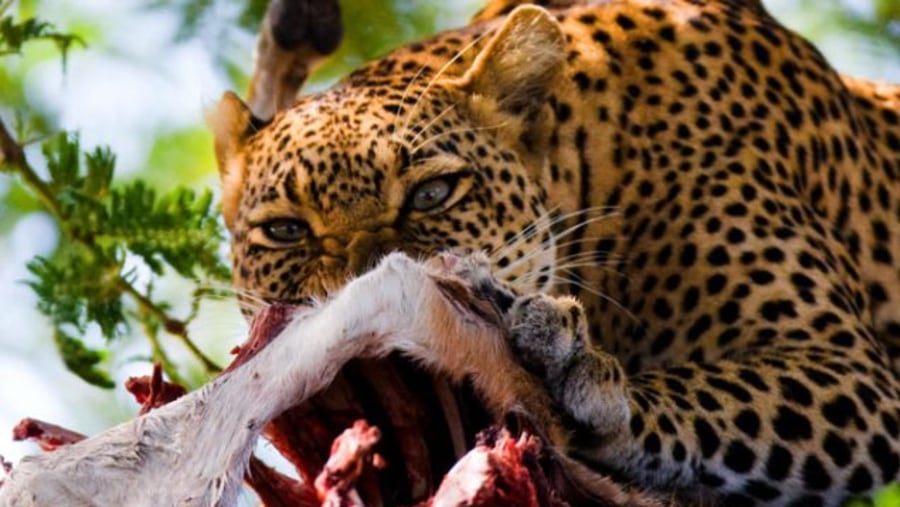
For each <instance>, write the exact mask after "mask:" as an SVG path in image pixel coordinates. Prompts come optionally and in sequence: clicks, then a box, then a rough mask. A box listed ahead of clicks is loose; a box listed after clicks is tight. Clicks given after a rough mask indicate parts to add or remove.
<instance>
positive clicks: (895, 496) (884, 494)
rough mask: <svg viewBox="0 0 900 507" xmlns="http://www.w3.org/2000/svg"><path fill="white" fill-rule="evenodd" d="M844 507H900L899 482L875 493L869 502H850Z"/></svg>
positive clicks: (859, 500) (858, 500) (860, 500)
mask: <svg viewBox="0 0 900 507" xmlns="http://www.w3.org/2000/svg"><path fill="white" fill-rule="evenodd" d="M846 507H900V482H895V483H894V484H892V485H890V486H888V487H886V488H884V489H882V490H881V491H879V492H877V493H875V495H873V496H872V499H871V500H863V499H857V500H852V501H850V502H848V503H847V506H846Z"/></svg>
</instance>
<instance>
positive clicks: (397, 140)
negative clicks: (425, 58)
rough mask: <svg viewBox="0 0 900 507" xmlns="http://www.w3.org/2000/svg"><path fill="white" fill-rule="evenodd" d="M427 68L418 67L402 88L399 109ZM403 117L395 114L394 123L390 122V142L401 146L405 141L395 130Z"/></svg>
mask: <svg viewBox="0 0 900 507" xmlns="http://www.w3.org/2000/svg"><path fill="white" fill-rule="evenodd" d="M427 68H428V64H425V63H423V64H422V65H421V66H419V70H418V71H417V72H416V73H415V74H414V75H413V77H412V79H410V80H409V82H408V83H406V87H404V88H403V94H402V95H400V107H401V108H405V107H406V97H407V96H408V95H409V91H410V90H411V89H412V86H413V84H415V82H416V81H418V79H419V77H421V76H422V73H423V72H425V69H427ZM404 114H405V113H404ZM403 117H404V116H403V115H402V114H395V115H394V121H392V122H391V140H392V141H394V142H395V143H397V144H401V145H402V144H403V143H404V142H405V141H403V139H402V138H400V136H399V131H398V130H397V125H398V124H399V123H400V119H401V118H403Z"/></svg>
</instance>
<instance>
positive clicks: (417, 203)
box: [409, 177, 457, 211]
mask: <svg viewBox="0 0 900 507" xmlns="http://www.w3.org/2000/svg"><path fill="white" fill-rule="evenodd" d="M456 180H457V178H455V177H454V178H435V179H432V180H428V181H426V182H424V183H421V184H419V186H417V187H416V188H415V189H413V192H412V194H410V198H409V207H410V208H411V209H414V210H416V211H430V210H433V209H434V208H437V207H438V206H440V205H441V204H443V203H444V201H446V200H447V199H448V198H449V197H450V194H452V193H453V189H454V188H455V187H456Z"/></svg>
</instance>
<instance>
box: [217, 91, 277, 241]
mask: <svg viewBox="0 0 900 507" xmlns="http://www.w3.org/2000/svg"><path fill="white" fill-rule="evenodd" d="M206 123H207V125H209V128H210V129H211V130H212V133H213V138H214V143H215V150H216V161H217V162H218V165H219V177H220V178H221V181H222V214H223V215H224V217H225V225H227V226H228V228H229V229H231V228H232V227H233V225H234V220H235V217H236V215H237V209H238V204H239V203H240V200H241V189H242V188H243V186H244V180H245V179H246V168H245V165H244V162H243V160H242V157H241V152H242V148H243V146H244V143H245V142H246V140H247V137H248V136H249V135H250V134H251V133H252V132H253V131H255V130H258V129H259V128H261V127H263V126H264V123H263V122H261V121H260V120H259V119H258V118H256V117H254V116H253V114H252V113H251V112H250V109H249V108H248V107H247V105H246V104H244V102H243V101H242V100H241V99H240V98H239V97H238V96H237V95H235V94H234V93H232V92H225V94H224V95H222V98H221V99H220V100H219V103H218V104H217V105H216V106H215V107H213V108H212V109H210V110H209V111H207V114H206Z"/></svg>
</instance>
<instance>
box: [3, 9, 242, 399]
mask: <svg viewBox="0 0 900 507" xmlns="http://www.w3.org/2000/svg"><path fill="white" fill-rule="evenodd" d="M8 6H9V3H4V4H0V15H2V19H0V29H2V31H0V48H11V49H10V51H8V52H6V54H13V53H18V52H20V51H21V50H22V48H23V46H24V45H25V44H26V43H28V42H30V41H33V40H39V39H46V38H51V39H52V40H53V41H54V42H56V43H57V46H58V48H59V50H60V51H61V52H63V53H64V52H65V51H66V50H67V49H68V47H69V45H70V44H71V43H72V42H73V41H77V40H79V39H78V38H77V37H76V36H73V35H70V34H63V33H59V32H56V31H55V30H54V29H53V27H52V25H50V24H49V23H46V22H43V21H39V20H36V19H29V20H25V21H22V22H17V21H15V20H13V18H12V16H8V15H5V12H6V9H7V8H8ZM0 54H2V52H0ZM16 123H17V125H19V126H20V128H17V129H16V130H17V131H18V133H19V136H18V137H19V139H16V138H14V137H13V135H12V134H11V133H10V132H9V130H7V129H6V127H5V125H4V124H3V123H2V121H0V170H2V171H4V172H8V173H12V174H15V175H17V176H18V177H19V180H20V182H21V183H22V184H23V185H24V186H25V187H27V189H28V190H30V191H31V192H32V193H33V194H34V195H36V196H37V198H38V200H39V201H40V203H41V205H42V207H43V209H44V210H45V211H46V212H48V213H49V214H50V216H51V217H52V218H53V220H54V221H55V223H56V225H57V227H58V229H59V232H60V236H61V238H62V241H60V243H59V244H58V246H57V248H56V249H55V250H54V251H53V252H52V254H50V255H48V256H38V257H36V258H35V259H33V260H32V261H31V262H30V263H29V264H28V269H29V271H30V272H31V274H32V276H33V278H32V279H31V280H29V281H28V285H29V286H30V287H31V288H32V289H33V290H34V291H35V293H36V294H37V295H38V298H39V302H38V308H39V310H40V311H41V312H42V313H44V314H45V315H46V316H48V317H49V319H50V321H51V322H52V324H53V327H54V336H55V342H56V345H57V348H58V350H59V352H60V354H61V356H62V359H63V362H64V363H65V364H66V366H67V367H68V368H69V369H70V370H72V371H73V372H74V373H76V374H77V375H79V376H80V377H81V378H83V379H84V380H86V381H87V382H90V383H92V384H95V385H98V386H102V387H112V380H111V378H110V375H109V373H108V372H106V371H104V370H103V369H102V362H103V360H104V359H105V354H106V353H105V352H104V351H100V350H93V349H90V348H88V347H87V346H86V345H85V344H84V343H83V342H82V341H81V339H79V338H78V337H77V336H80V335H83V334H84V333H85V332H86V331H87V330H88V328H89V326H90V325H92V324H93V325H96V326H97V327H98V328H99V330H100V332H101V333H102V334H103V336H104V337H105V338H106V339H107V340H114V339H116V338H119V337H121V335H122V334H123V333H124V332H126V331H127V330H129V329H130V328H131V326H132V325H133V324H134V323H139V324H141V326H142V327H143V329H144V331H145V333H146V334H147V338H148V339H149V340H150V342H151V348H152V349H153V359H154V360H155V361H158V362H161V363H162V364H163V367H164V368H165V369H166V372H167V373H168V374H169V376H170V377H172V378H173V379H175V380H176V381H181V378H180V375H179V373H178V370H177V367H176V365H174V364H172V363H171V362H170V361H169V360H168V357H167V354H166V352H165V351H164V350H163V348H162V346H161V344H160V342H159V340H158V337H157V333H158V331H159V330H160V329H164V330H165V331H166V332H168V333H170V334H172V335H174V336H176V337H177V338H179V339H180V340H181V341H182V343H183V344H184V345H185V346H186V347H187V348H188V349H189V350H190V351H191V352H192V353H193V354H194V355H195V356H196V357H197V359H198V360H199V361H200V362H201V363H202V364H203V366H204V367H205V368H206V369H207V371H209V372H213V371H216V370H217V369H218V367H217V366H216V365H215V364H214V363H213V362H212V361H210V360H209V359H208V358H206V356H204V355H203V353H202V352H201V351H200V350H199V349H197V347H196V346H195V345H194V344H193V343H192V342H191V340H190V339H189V337H188V335H187V323H188V321H189V320H190V317H192V316H193V313H194V312H192V315H191V316H189V318H188V319H186V320H183V321H182V320H178V319H175V318H173V317H170V316H169V315H168V313H167V311H168V310H169V305H168V304H167V303H165V302H158V301H155V300H154V299H153V296H152V286H153V285H152V281H151V283H149V284H147V285H146V288H143V289H142V288H140V284H139V283H138V282H139V281H138V279H137V276H136V271H135V269H134V267H133V266H134V264H135V262H134V260H135V259H138V260H140V262H142V263H143V264H144V265H146V266H147V267H148V268H149V270H150V272H151V273H152V274H153V275H154V276H156V277H158V276H161V275H163V274H164V273H165V272H166V270H167V268H170V269H171V270H173V271H174V272H176V273H177V274H179V275H180V276H182V277H185V278H190V279H193V278H195V277H198V276H205V277H208V278H211V279H215V280H227V279H228V278H229V270H228V268H227V267H226V266H225V265H224V264H223V262H222V259H221V258H220V257H219V255H218V249H219V245H220V244H221V243H222V241H223V239H224V238H223V231H222V228H221V226H220V224H219V222H218V218H217V215H218V213H217V211H216V208H215V206H213V203H212V194H211V192H209V191H205V192H203V193H200V194H197V193H195V192H194V191H192V190H189V189H186V188H183V187H178V188H175V189H174V190H171V191H169V192H167V193H165V194H164V195H158V194H157V192H156V191H155V190H153V189H152V188H151V187H150V186H148V185H147V184H146V183H145V182H143V181H141V180H136V181H133V182H130V183H128V184H116V183H115V182H114V179H113V175H114V171H115V156H114V155H113V153H112V152H111V151H110V150H109V149H107V148H95V149H93V150H90V151H84V150H82V148H81V146H80V144H79V141H78V136H77V135H76V134H73V133H68V132H60V133H58V134H56V135H55V136H52V137H51V138H50V139H49V140H47V141H46V142H44V143H43V145H42V150H41V151H42V154H43V162H44V164H45V167H46V173H47V175H46V177H42V176H40V175H39V174H38V172H37V171H36V170H35V169H34V167H33V166H32V165H31V163H30V162H29V161H28V160H27V159H26V154H25V150H24V146H23V145H24V144H25V142H24V141H23V140H22V138H23V135H22V133H23V131H24V130H25V129H23V128H21V125H22V124H23V123H24V122H23V117H22V115H17V122H16ZM202 292H203V291H198V292H197V294H200V293H202Z"/></svg>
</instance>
